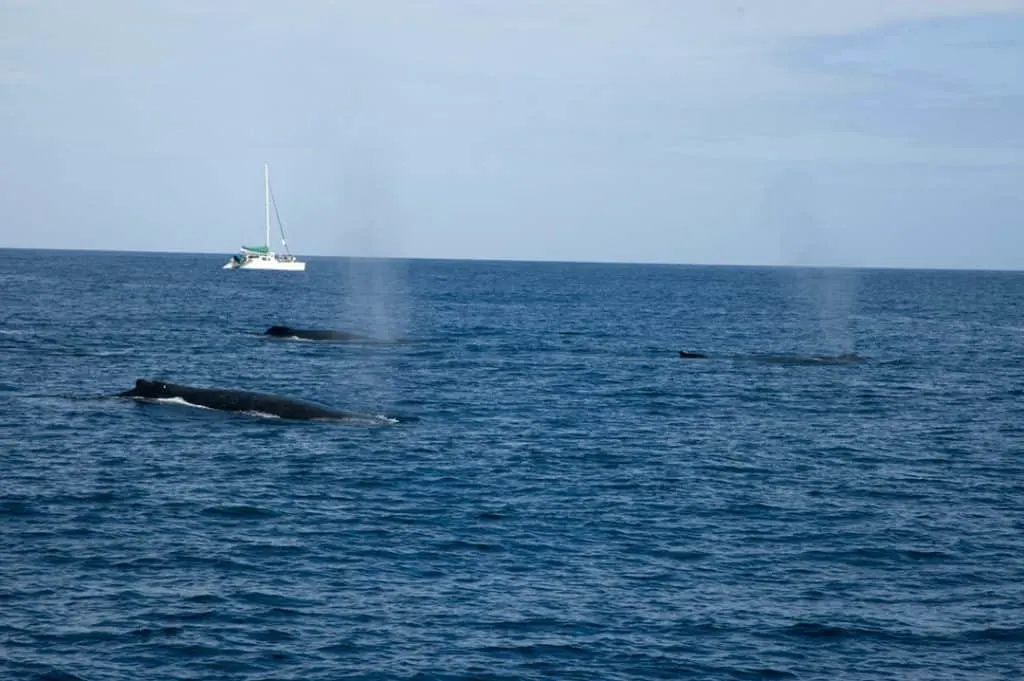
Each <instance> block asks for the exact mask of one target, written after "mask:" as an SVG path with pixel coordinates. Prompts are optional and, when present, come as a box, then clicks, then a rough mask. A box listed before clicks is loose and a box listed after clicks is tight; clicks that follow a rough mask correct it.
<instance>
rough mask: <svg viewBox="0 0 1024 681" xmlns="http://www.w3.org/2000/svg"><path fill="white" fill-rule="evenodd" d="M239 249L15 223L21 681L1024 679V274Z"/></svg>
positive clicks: (5, 599) (2, 445) (5, 411)
mask: <svg viewBox="0 0 1024 681" xmlns="http://www.w3.org/2000/svg"><path fill="white" fill-rule="evenodd" d="M223 260H224V258H223V257H220V256H209V255H203V256H190V255H157V254H103V253H69V252H43V251H39V252H34V251H10V250H7V251H0V301H2V302H0V362H2V366H3V369H4V370H3V372H2V374H0V677H2V678H4V679H36V680H40V681H41V680H44V679H45V680H51V681H55V680H58V679H67V680H72V679H82V680H84V681H106V680H113V679H142V678H159V679H267V680H269V679H302V680H314V679H315V680H319V679H324V680H326V679H341V678H358V679H446V680H451V679H547V678H557V679H588V680H589V679H682V678H694V679H776V678H795V679H883V678H893V679H922V680H924V679H927V680H935V679H972V680H976V679H1019V678H1020V677H1021V673H1022V669H1024V425H1022V423H1024V422H1022V417H1024V409H1022V404H1024V402H1022V397H1024V369H1022V363H1021V360H1022V356H1024V316H1022V315H1024V274H1022V273H994V272H988V273H985V272H927V271H882V270H810V269H768V268H765V269H758V268H727V267H682V266H680V267H675V266H639V265H598V264H557V263H547V264H538V263H532V264H531V263H508V262H447V261H400V260H381V261H371V260H346V259H312V260H311V262H310V265H309V271H308V272H306V273H305V274H294V273H258V272H233V271H222V270H220V269H219V266H220V264H221V262H222V261H223ZM272 324H289V325H292V326H296V327H313V328H339V329H347V330H354V331H362V332H366V333H369V334H373V335H374V336H376V337H379V338H382V339H390V338H396V337H399V336H408V337H409V338H411V339H413V340H414V341H415V342H412V343H404V344H389V343H376V344H352V343H316V342H308V341H298V340H284V339H273V338H269V337H265V336H261V335H260V333H261V332H262V331H263V330H264V329H266V328H267V327H268V326H270V325H272ZM679 350H688V351H693V352H699V353H703V354H707V355H709V357H708V358H706V359H692V360H688V359H681V358H680V357H679V355H678V351H679ZM851 355H852V357H851ZM829 358H834V359H829ZM847 360H861V361H847ZM136 378H163V379H166V380H170V381H174V382H177V383H184V384H189V385H199V386H218V387H226V388H241V389H247V390H259V391H262V392H272V393H278V394H283V395H289V396H294V397H298V398H302V399H307V400H315V401H318V402H322V403H324V404H327V405H330V406H335V407H339V408H343V409H348V410H352V411H360V412H365V413H371V414H381V415H389V416H396V417H398V418H399V419H400V421H401V423H399V424H397V425H391V426H383V427H382V426H374V427H370V426H367V425H365V424H362V425H358V424H346V423H325V422H291V421H285V420H280V419H268V418H260V417H257V416H253V415H240V414H227V413H220V412H215V411H209V410H201V409H196V408H191V407H187V406H176V405H163V404H160V405H146V404H139V403H136V402H134V401H132V400H128V399H124V398H111V397H109V396H111V395H114V394H116V393H118V392H121V391H123V390H126V389H128V388H130V387H131V386H132V384H133V383H134V381H135V379H136Z"/></svg>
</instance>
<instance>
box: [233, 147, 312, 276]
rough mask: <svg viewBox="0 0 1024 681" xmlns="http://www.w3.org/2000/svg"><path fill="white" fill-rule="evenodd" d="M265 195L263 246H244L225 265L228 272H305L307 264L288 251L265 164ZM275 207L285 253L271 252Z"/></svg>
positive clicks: (268, 170)
mask: <svg viewBox="0 0 1024 681" xmlns="http://www.w3.org/2000/svg"><path fill="white" fill-rule="evenodd" d="M263 194H264V199H263V200H264V204H265V207H266V214H267V223H266V237H265V240H264V242H263V245H262V246H242V250H241V252H239V253H236V254H235V255H233V256H231V259H230V260H228V261H227V262H226V263H224V267H223V269H226V270H284V271H286V272H304V271H305V270H306V263H304V262H302V261H301V260H299V259H298V258H296V257H295V256H294V255H292V254H291V252H290V251H289V250H288V241H287V240H286V239H285V237H284V225H283V224H282V223H281V216H280V215H278V213H277V203H276V202H274V199H273V194H271V193H270V166H269V165H267V164H266V163H264V164H263ZM271 204H273V206H274V215H275V216H276V217H277V226H278V228H279V229H280V230H281V245H282V246H283V247H284V253H274V252H273V251H272V250H270V206H271Z"/></svg>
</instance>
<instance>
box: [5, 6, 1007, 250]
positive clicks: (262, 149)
mask: <svg viewBox="0 0 1024 681" xmlns="http://www.w3.org/2000/svg"><path fill="white" fill-rule="evenodd" d="M1021 65H1024V0H759V1H758V2H753V1H748V2H728V1H726V0H515V1H514V0H376V1H374V2H365V1H363V0H293V1H292V2H280V1H275V2H271V1H270V0H216V1H215V0H146V2H139V1H138V0H89V2H83V1H80V0H0V210H2V216H3V218H2V219H0V247H26V248H73V249H79V248H84V249H102V250H144V251H175V252H176V251H183V252H210V253H224V254H225V255H227V254H230V253H232V252H235V251H237V249H238V247H239V246H240V245H241V244H242V243H248V244H251V243H260V242H261V240H262V237H263V220H264V213H263V211H264V206H263V163H264V162H267V163H269V164H270V172H271V182H272V186H273V189H274V194H275V197H276V199H277V203H278V207H279V209H280V213H281V218H282V219H283V221H284V223H285V227H286V229H287V232H288V237H289V244H290V245H291V247H292V250H293V251H294V252H296V253H299V254H302V255H341V256H372V257H419V258H475V259H514V260H564V261H610V262H664V263H693V264H730V265H834V266H854V267H938V268H946V267H952V268H978V269H1024V76H1022V75H1018V73H1019V72H1021ZM273 245H274V246H275V247H276V243H275V244H273Z"/></svg>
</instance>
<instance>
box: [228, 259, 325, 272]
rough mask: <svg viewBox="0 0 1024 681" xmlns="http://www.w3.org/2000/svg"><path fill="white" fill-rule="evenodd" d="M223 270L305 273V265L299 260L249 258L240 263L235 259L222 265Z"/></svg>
mask: <svg viewBox="0 0 1024 681" xmlns="http://www.w3.org/2000/svg"><path fill="white" fill-rule="evenodd" d="M222 269H225V270H277V271H281V272H305V271H306V263H304V262H301V261H299V260H277V259H275V258H249V259H248V260H244V261H242V262H238V261H236V260H235V259H233V258H232V259H231V260H229V261H228V262H227V263H225V264H224V267H223V268H222Z"/></svg>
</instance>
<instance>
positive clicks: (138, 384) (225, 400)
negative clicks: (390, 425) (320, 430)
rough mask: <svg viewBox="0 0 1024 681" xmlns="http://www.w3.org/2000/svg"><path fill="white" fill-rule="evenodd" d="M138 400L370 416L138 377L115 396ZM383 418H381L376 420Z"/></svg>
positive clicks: (298, 415)
mask: <svg viewBox="0 0 1024 681" xmlns="http://www.w3.org/2000/svg"><path fill="white" fill-rule="evenodd" d="M118 396H119V397H134V398H136V399H140V400H161V399H174V398H177V399H180V400H182V401H184V402H187V403H188V404H191V405H194V406H197V407H206V408H207V409H216V410H219V411H231V412H249V413H258V414H267V415H269V416H277V417H279V418H283V419H295V420H302V421H311V420H314V419H331V420H339V419H366V418H372V417H367V416H364V415H362V414H356V413H353V412H347V411H341V410H338V409H331V408H329V407H324V406H321V405H318V404H313V403H311V402H303V401H301V400H296V399H292V398H290V397H279V396H277V395H268V394H266V393H257V392H250V391H247V390H225V389H219V388H193V387H190V386H187V385H177V384H175V383H168V382H166V381H149V380H146V379H144V378H140V379H138V380H136V381H135V387H134V388H132V389H131V390H126V391H125V392H123V393H120V394H119V395H118ZM377 420H381V421H383V419H377Z"/></svg>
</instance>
